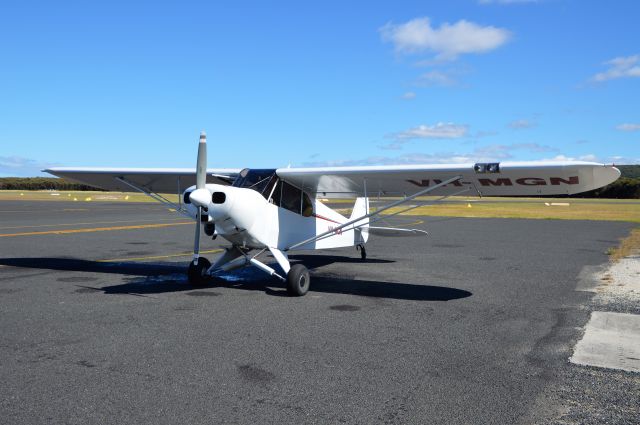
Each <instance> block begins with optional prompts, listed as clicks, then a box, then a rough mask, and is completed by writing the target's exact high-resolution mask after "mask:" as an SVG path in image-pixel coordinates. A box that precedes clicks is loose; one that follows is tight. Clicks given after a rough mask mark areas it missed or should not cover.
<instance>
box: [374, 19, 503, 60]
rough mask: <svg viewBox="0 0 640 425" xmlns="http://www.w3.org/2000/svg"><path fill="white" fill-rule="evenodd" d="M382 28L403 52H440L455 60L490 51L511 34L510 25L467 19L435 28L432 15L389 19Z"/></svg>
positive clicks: (384, 35)
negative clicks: (400, 21) (402, 19)
mask: <svg viewBox="0 0 640 425" xmlns="http://www.w3.org/2000/svg"><path fill="white" fill-rule="evenodd" d="M379 31H380V34H381V35H382V39H383V40H384V41H386V42H390V43H392V44H393V45H394V48H395V50H396V51H397V52H399V53H421V52H425V51H430V52H434V53H436V59H439V60H453V59H456V58H457V57H458V56H459V55H461V54H465V53H484V52H488V51H490V50H494V49H496V48H498V47H500V46H501V45H503V44H504V43H506V42H507V41H508V40H509V39H510V38H511V33H510V32H509V31H507V30H506V29H503V28H496V27H493V26H481V25H478V24H475V23H473V22H469V21H465V20H464V19H463V20H460V21H458V22H456V23H454V24H449V23H448V22H445V23H444V24H442V25H441V26H440V27H439V28H433V27H432V26H431V22H430V20H429V18H428V17H424V18H416V19H412V20H410V21H408V22H406V23H404V24H393V23H391V22H389V23H387V24H386V25H384V26H383V27H382V28H380V30H379Z"/></svg>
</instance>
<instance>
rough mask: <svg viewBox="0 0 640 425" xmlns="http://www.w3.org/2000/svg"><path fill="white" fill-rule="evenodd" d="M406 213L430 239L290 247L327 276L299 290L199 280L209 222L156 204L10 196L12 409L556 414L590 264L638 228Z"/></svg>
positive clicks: (131, 419) (311, 415)
mask: <svg viewBox="0 0 640 425" xmlns="http://www.w3.org/2000/svg"><path fill="white" fill-rule="evenodd" d="M403 220H405V221H404V224H406V225H411V227H417V228H422V229H427V230H428V231H429V232H430V237H428V238H375V237H372V238H371V240H370V242H369V243H368V244H367V250H368V254H369V260H368V261H367V262H361V261H360V259H359V254H358V253H357V252H356V250H355V249H339V250H332V251H322V252H306V253H302V254H300V255H295V256H292V260H294V261H302V262H303V263H304V264H305V265H307V266H308V267H309V268H310V269H312V272H311V273H312V284H311V285H312V286H311V291H310V292H309V294H308V295H307V296H305V297H302V298H290V297H287V296H286V293H285V290H284V286H283V285H282V284H281V283H279V282H277V281H275V280H270V279H269V278H266V277H265V275H264V274H262V273H261V272H259V271H256V270H253V269H246V270H244V271H242V272H241V273H239V274H236V275H235V276H236V278H235V279H234V278H232V277H229V278H228V281H227V282H226V283H224V284H216V285H213V286H209V287H206V288H199V289H192V288H190V287H189V286H188V284H187V283H186V278H185V277H184V274H183V272H184V270H185V268H186V265H187V263H188V261H189V260H190V256H189V251H191V249H192V243H193V242H192V240H193V232H194V226H193V223H191V222H189V221H188V220H185V219H184V218H183V217H180V216H177V215H175V213H171V212H169V211H168V210H167V209H166V208H164V207H162V206H159V205H155V204H122V203H99V204H97V203H65V202H55V203H54V202H20V201H15V202H3V203H1V204H0V315H1V316H0V319H1V320H0V341H1V343H0V362H1V364H2V367H1V369H0V382H2V385H0V418H2V420H1V422H2V423H7V424H13V423H25V424H27V423H29V424H33V423H69V424H72V423H154V424H162V423H167V424H175V423H274V424H276V423H277V424H280V423H323V424H324V423H474V424H481V423H518V422H520V423H532V422H536V421H537V422H546V421H547V420H548V418H553V417H556V415H557V414H559V413H558V412H561V411H562V409H564V408H565V407H564V406H563V400H562V397H561V396H558V395H555V396H554V395H551V396H550V395H549V389H550V388H555V387H557V386H559V385H569V384H566V383H565V382H559V380H560V379H565V377H566V376H567V375H568V371H575V370H576V369H571V368H578V366H575V365H570V364H569V363H568V361H567V358H568V357H569V356H570V354H571V349H572V347H573V344H574V343H575V341H576V340H577V338H578V337H579V332H580V330H579V329H580V327H581V326H583V325H584V323H585V322H586V321H587V318H588V313H589V311H588V308H586V307H585V306H586V305H587V303H588V301H589V298H590V297H591V295H590V294H588V293H586V292H578V291H576V290H575V289H576V285H577V276H578V274H579V273H580V271H581V270H582V268H583V267H584V266H595V265H598V264H602V263H605V262H606V261H607V256H606V255H605V251H606V250H607V248H609V247H612V246H615V245H617V239H618V238H620V237H623V236H625V235H626V234H627V233H628V232H629V230H630V229H631V228H632V227H633V224H628V223H621V222H595V221H560V220H558V221H556V220H507V219H464V218H439V217H410V218H406V219H403ZM221 246H222V243H221V241H220V240H217V241H209V240H208V239H203V244H202V249H203V250H209V251H215V250H217V249H219V248H220V247H221ZM215 255H217V254H214V253H210V254H208V256H209V257H215ZM105 260H107V261H105ZM571 374H572V376H573V377H572V378H571V379H574V380H575V382H573V384H576V385H582V383H581V381H580V380H581V379H583V378H581V377H580V376H577V377H576V374H579V372H571Z"/></svg>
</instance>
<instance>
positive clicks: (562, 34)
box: [0, 0, 640, 176]
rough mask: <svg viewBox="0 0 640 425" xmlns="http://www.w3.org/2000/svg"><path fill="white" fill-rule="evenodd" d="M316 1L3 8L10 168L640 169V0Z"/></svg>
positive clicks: (3, 102) (4, 163) (0, 121)
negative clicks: (543, 163) (205, 152)
mask: <svg viewBox="0 0 640 425" xmlns="http://www.w3.org/2000/svg"><path fill="white" fill-rule="evenodd" d="M94 3H95V4H94ZM266 3H270V4H266ZM306 3H309V2H293V1H291V2H279V1H273V2H241V1H237V2H189V1H181V2H175V3H163V2H158V1H154V2H119V1H109V2H103V4H98V3H97V2H64V1H62V2H30V1H21V2H15V3H13V4H11V3H7V2H5V4H3V5H2V9H1V12H0V45H1V46H2V48H1V50H0V52H2V54H1V55H0V175H5V176H6V175H17V176H29V175H37V174H38V169H40V168H42V167H45V166H51V165H64V166H117V167H191V166H194V163H195V156H196V150H197V141H198V135H199V132H200V130H201V129H205V130H206V131H207V134H208V136H209V138H208V141H209V166H210V167H281V166H287V165H288V164H291V165H292V166H305V165H351V164H394V163H442V162H465V161H475V160H499V161H506V160H539V159H566V158H571V159H585V160H595V161H599V162H607V163H611V162H614V163H640V108H639V107H638V98H639V95H640V44H639V43H638V42H639V41H640V25H638V23H637V19H638V16H640V2H637V1H631V0H629V1H615V2H606V1H585V0H539V1H526V0H493V1H491V0H466V1H462V0H457V1H447V2H441V1H399V0H396V1H393V2H388V1H380V2H372V1H368V2H359V3H356V2H344V1H335V2H334V1H323V2H316V3H314V4H306Z"/></svg>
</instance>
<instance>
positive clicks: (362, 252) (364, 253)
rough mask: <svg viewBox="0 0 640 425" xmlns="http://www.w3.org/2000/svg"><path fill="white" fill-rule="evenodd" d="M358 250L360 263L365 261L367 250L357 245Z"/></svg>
mask: <svg viewBox="0 0 640 425" xmlns="http://www.w3.org/2000/svg"><path fill="white" fill-rule="evenodd" d="M358 249H359V250H360V258H362V261H364V260H366V259H367V250H366V249H364V245H358Z"/></svg>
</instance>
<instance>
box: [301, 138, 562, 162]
mask: <svg viewBox="0 0 640 425" xmlns="http://www.w3.org/2000/svg"><path fill="white" fill-rule="evenodd" d="M555 150H556V149H554V148H551V147H548V146H544V145H538V144H536V143H521V144H512V145H488V146H482V147H478V148H475V149H474V150H473V151H472V152H467V153H462V152H439V153H433V154H425V153H407V154H402V155H398V156H371V157H368V158H364V159H354V160H352V159H348V160H333V161H324V162H313V163H306V164H302V165H303V166H306V167H322V166H328V167H337V166H351V165H400V164H460V163H473V162H492V161H504V160H509V159H513V158H514V151H527V152H551V151H555Z"/></svg>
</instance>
